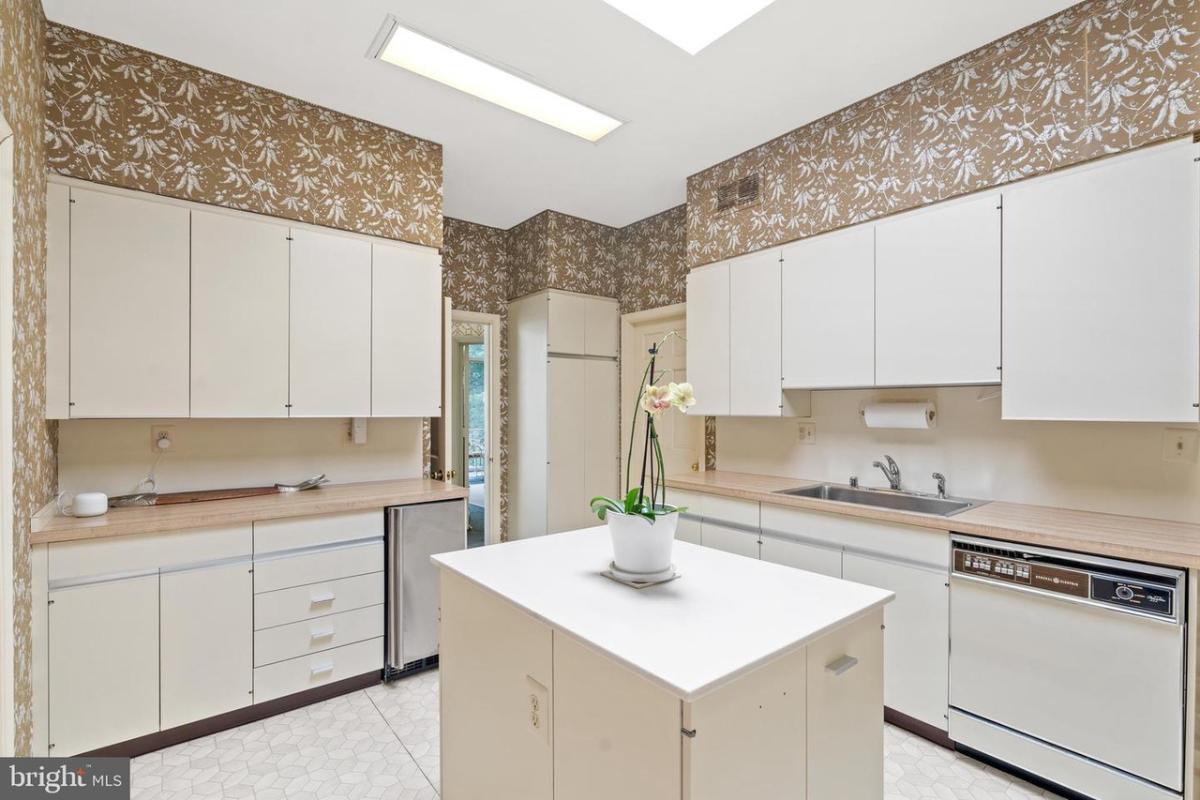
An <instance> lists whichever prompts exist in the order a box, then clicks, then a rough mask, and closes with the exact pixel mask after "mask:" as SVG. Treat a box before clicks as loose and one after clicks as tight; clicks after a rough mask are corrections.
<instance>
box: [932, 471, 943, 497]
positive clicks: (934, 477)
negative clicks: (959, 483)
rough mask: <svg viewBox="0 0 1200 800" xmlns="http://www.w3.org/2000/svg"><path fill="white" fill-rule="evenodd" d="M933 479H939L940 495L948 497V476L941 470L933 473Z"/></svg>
mask: <svg viewBox="0 0 1200 800" xmlns="http://www.w3.org/2000/svg"><path fill="white" fill-rule="evenodd" d="M932 477H933V479H934V480H935V481H937V486H938V497H940V498H942V499H943V500H945V499H946V476H945V475H943V474H942V473H940V472H935V473H933V476H932Z"/></svg>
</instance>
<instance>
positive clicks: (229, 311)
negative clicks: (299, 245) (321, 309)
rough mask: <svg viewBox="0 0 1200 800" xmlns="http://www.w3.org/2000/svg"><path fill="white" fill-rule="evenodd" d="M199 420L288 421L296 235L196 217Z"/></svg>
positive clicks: (254, 221)
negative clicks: (291, 263) (291, 253)
mask: <svg viewBox="0 0 1200 800" xmlns="http://www.w3.org/2000/svg"><path fill="white" fill-rule="evenodd" d="M191 375H192V377H191V381H192V416H193V417H286V416H287V415H288V409H287V403H288V229H287V227H286V226H284V225H280V224H277V223H271V222H266V221H264V220H261V219H258V218H255V217H248V216H233V215H230V214H216V213H212V212H206V211H194V212H192V369H191Z"/></svg>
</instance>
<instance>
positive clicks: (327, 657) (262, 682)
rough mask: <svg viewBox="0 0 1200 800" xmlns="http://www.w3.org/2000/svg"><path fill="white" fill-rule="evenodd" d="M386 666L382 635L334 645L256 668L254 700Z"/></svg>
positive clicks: (258, 701) (268, 698)
mask: <svg viewBox="0 0 1200 800" xmlns="http://www.w3.org/2000/svg"><path fill="white" fill-rule="evenodd" d="M382 669H383V637H382V636H379V637H376V638H374V639H368V640H367V641H365V642H356V643H355V644H348V645H345V646H344V647H335V648H333V649H332V650H326V651H324V652H322V653H316V654H314V655H311V656H301V657H300V658H292V659H288V660H287V661H280V662H278V663H276V664H270V665H268V666H265V667H259V668H257V669H255V670H254V702H256V703H262V702H264V701H266V700H274V699H275V698H276V697H283V696H284V695H287V694H295V693H296V692H302V691H304V690H305V689H312V688H313V687H316V686H321V685H323V684H326V683H333V682H334V681H340V680H342V679H343V678H353V677H354V676H356V675H362V674H363V673H366V672H371V671H372V670H382Z"/></svg>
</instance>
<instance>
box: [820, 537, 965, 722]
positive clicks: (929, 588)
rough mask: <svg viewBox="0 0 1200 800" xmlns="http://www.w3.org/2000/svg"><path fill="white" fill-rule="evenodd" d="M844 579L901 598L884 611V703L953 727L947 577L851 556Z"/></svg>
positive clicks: (844, 565) (845, 558) (844, 563)
mask: <svg viewBox="0 0 1200 800" xmlns="http://www.w3.org/2000/svg"><path fill="white" fill-rule="evenodd" d="M842 577H843V578H845V579H846V580H848V581H854V582H856V583H865V584H867V585H868V586H877V587H879V588H880V589H887V590H889V591H892V592H895V593H896V599H895V600H893V601H892V602H891V603H889V604H888V605H887V606H885V607H884V622H885V624H886V625H887V628H886V630H885V631H884V642H885V644H884V647H885V652H886V653H887V659H886V665H885V667H884V703H885V704H886V705H887V706H888V707H889V708H892V709H895V710H896V711H899V712H900V713H902V714H907V715H908V716H910V717H915V718H916V719H919V720H921V721H922V722H926V723H928V724H930V725H933V726H934V727H936V728H939V729H941V730H946V727H947V722H948V721H947V714H948V713H949V712H948V710H947V707H948V703H949V691H950V590H949V589H948V588H947V586H946V584H947V581H948V578H947V575H946V573H943V572H938V571H935V570H933V569H930V568H921V567H916V566H910V565H907V564H901V563H898V562H895V561H887V560H884V559H877V558H870V557H867V556H863V555H858V554H856V553H850V552H847V553H845V554H844V555H843V556H842Z"/></svg>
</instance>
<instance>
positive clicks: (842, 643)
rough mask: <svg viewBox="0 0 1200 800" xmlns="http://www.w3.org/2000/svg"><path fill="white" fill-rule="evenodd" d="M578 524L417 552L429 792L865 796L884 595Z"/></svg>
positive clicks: (530, 796) (467, 798) (837, 799)
mask: <svg viewBox="0 0 1200 800" xmlns="http://www.w3.org/2000/svg"><path fill="white" fill-rule="evenodd" d="M610 558H611V547H610V544H609V538H608V532H607V530H606V529H605V528H603V527H599V528H591V529H586V530H581V531H573V532H569V533H561V534H556V535H552V536H544V537H539V538H534V539H524V540H520V541H515V542H509V543H507V544H503V545H497V546H492V547H485V548H479V549H475V550H470V551H462V552H457V553H447V554H443V555H438V556H434V561H435V562H436V563H437V564H438V566H439V567H440V568H441V569H440V575H441V580H440V592H441V634H440V635H441V659H440V660H441V719H442V728H441V730H442V797H443V798H445V800H473V799H474V798H481V797H487V798H489V800H549V799H550V798H558V800H591V798H596V800H600V798H613V797H621V798H626V799H628V800H659V799H660V798H661V800H668V799H669V800H680V798H682V799H683V800H718V799H720V800H725V799H727V798H740V797H763V798H766V797H770V798H776V797H777V798H785V797H786V798H796V799H797V800H799V799H800V798H807V800H859V799H860V798H861V799H862V800H868V798H869V799H870V800H878V798H880V797H882V796H883V631H882V623H883V607H884V605H885V604H886V603H888V602H889V601H890V600H891V599H892V597H893V595H892V593H891V592H889V591H886V590H882V589H876V588H873V587H869V586H863V585H861V584H856V583H850V582H847V581H842V580H838V579H836V578H829V577H825V576H822V575H817V574H815V573H811V572H804V571H801V570H796V569H792V568H790V567H784V566H779V565H775V564H768V563H764V562H761V561H756V560H754V559H749V558H744V557H742V556H737V555H731V554H728V553H723V552H719V551H716V550H712V549H707V548H703V547H698V546H695V545H691V544H688V543H686V542H676V547H675V565H676V569H677V571H678V573H679V575H680V577H679V578H678V579H676V580H674V581H671V582H669V583H665V584H661V585H658V586H653V587H649V588H645V589H640V590H639V589H633V588H630V587H628V586H624V585H621V584H618V583H616V582H614V581H612V580H610V579H608V578H606V577H604V576H603V575H601V572H602V571H603V570H604V569H606V568H607V567H608V565H609V560H610Z"/></svg>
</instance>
